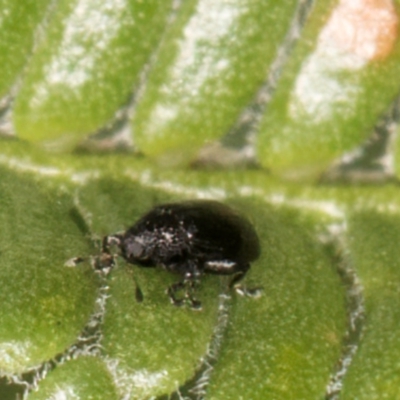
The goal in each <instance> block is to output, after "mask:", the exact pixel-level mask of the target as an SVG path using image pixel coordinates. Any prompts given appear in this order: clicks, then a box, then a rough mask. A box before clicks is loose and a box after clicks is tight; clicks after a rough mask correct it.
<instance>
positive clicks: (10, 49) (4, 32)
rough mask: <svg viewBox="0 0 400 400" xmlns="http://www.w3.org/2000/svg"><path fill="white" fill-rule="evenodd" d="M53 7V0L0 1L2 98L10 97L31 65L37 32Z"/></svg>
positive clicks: (0, 86)
mask: <svg viewBox="0 0 400 400" xmlns="http://www.w3.org/2000/svg"><path fill="white" fill-rule="evenodd" d="M49 3H50V0H26V1H24V2H18V1H13V0H1V1H0V54H1V74H0V98H1V97H3V96H5V95H6V94H7V93H8V91H9V90H10V88H11V86H12V85H13V84H14V83H15V82H16V79H17V77H18V75H19V74H20V73H21V72H22V68H23V66H24V65H25V63H26V62H27V61H28V57H29V54H30V52H31V50H32V47H33V42H34V33H35V28H37V26H38V24H39V22H41V20H42V19H43V18H44V16H45V14H46V8H47V6H48V5H49ZM22 21H23V23H21V22H22Z"/></svg>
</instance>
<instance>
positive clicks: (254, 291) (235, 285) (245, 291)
mask: <svg viewBox="0 0 400 400" xmlns="http://www.w3.org/2000/svg"><path fill="white" fill-rule="evenodd" d="M249 269H250V264H244V265H241V269H240V271H239V272H237V273H236V274H235V275H234V277H233V278H232V280H231V281H230V283H229V288H230V289H234V290H235V291H236V293H238V294H240V295H241V296H247V297H260V296H261V292H262V288H261V287H254V288H248V287H246V286H244V285H241V284H240V283H239V282H240V281H241V280H242V279H243V278H244V277H245V275H246V274H247V271H248V270H249Z"/></svg>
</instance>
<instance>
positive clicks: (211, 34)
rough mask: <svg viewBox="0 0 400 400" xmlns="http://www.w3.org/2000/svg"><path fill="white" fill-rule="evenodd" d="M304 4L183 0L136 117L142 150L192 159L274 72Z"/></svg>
mask: <svg viewBox="0 0 400 400" xmlns="http://www.w3.org/2000/svg"><path fill="white" fill-rule="evenodd" d="M296 5H297V4H296V1H293V0H290V1H286V2H285V3H282V2H277V1H273V0H268V1H254V0H246V1H236V0H235V1H227V2H214V1H209V0H199V1H192V0H191V1H186V2H183V5H182V10H180V12H179V15H178V17H177V20H176V22H175V23H174V26H173V29H171V30H170V32H169V35H168V37H167V38H166V40H165V42H164V44H163V46H162V48H161V49H160V55H159V58H158V60H157V64H156V66H155V68H154V71H153V73H152V74H151V76H150V77H149V82H148V84H147V90H146V93H145V94H144V97H143V99H142V101H141V102H140V104H139V105H138V109H137V113H136V115H135V118H134V121H133V127H134V131H135V139H136V140H137V144H138V146H139V147H140V149H142V150H143V151H145V152H146V154H150V155H155V154H156V155H159V154H161V153H164V152H167V151H171V152H172V154H173V155H172V156H171V158H172V159H174V161H175V162H176V157H179V158H183V159H186V160H187V159H188V157H190V155H191V156H193V153H194V151H195V150H196V148H197V149H198V147H199V146H200V145H202V144H204V143H205V141H207V140H210V139H217V138H219V137H221V136H222V135H223V134H224V133H226V132H227V130H228V129H229V128H230V127H231V125H232V124H233V123H234V122H235V121H236V118H237V114H238V113H239V112H240V111H241V109H242V108H243V107H245V106H246V105H247V103H248V102H249V101H250V100H251V99H252V97H253V96H254V94H255V93H256V91H257V90H258V86H259V84H260V82H263V80H264V79H265V78H266V74H267V70H268V68H269V65H270V64H271V62H272V61H273V60H274V57H276V48H277V45H278V44H280V42H281V41H282V40H283V38H284V35H285V33H286V31H287V29H288V27H289V24H290V21H291V18H292V14H293V13H294V11H295V9H296ZM255 21H258V22H257V23H255ZM179 158H178V159H179Z"/></svg>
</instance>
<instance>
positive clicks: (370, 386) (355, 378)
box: [343, 212, 400, 400]
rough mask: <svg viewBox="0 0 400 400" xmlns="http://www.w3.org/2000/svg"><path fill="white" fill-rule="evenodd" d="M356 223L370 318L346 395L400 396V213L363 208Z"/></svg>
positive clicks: (355, 250) (355, 248) (357, 257)
mask: <svg viewBox="0 0 400 400" xmlns="http://www.w3.org/2000/svg"><path fill="white" fill-rule="evenodd" d="M351 222H352V223H351V225H350V227H351V229H350V231H349V238H350V243H351V249H352V253H351V254H352V260H353V262H354V267H355V268H356V270H357V272H358V274H359V277H360V279H361V284H362V286H363V292H364V297H365V310H366V321H365V327H364V332H363V338H362V345H361V347H360V350H359V352H358V354H357V355H356V357H355V359H354V363H353V364H352V365H351V367H350V369H349V372H348V375H347V376H346V379H345V381H344V389H343V399H355V398H356V399H360V400H361V399H368V400H373V399H395V398H397V397H399V396H400V389H399V379H398V376H399V374H398V373H399V365H398V360H399V356H400V355H399V352H400V339H399V336H398V334H397V332H398V330H399V304H398V303H399V249H398V245H397V243H398V241H399V239H400V229H399V227H400V218H399V215H397V213H396V215H387V214H386V213H378V212H358V213H356V214H355V215H354V216H353V218H352V220H351Z"/></svg>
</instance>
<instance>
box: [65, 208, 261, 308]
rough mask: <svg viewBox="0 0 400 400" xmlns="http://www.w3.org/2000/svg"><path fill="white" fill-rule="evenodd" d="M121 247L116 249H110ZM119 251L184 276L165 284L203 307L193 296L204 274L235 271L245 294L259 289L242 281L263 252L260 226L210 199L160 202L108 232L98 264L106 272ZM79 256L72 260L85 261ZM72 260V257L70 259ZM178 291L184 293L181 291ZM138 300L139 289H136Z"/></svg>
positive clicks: (177, 301) (234, 284)
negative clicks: (118, 229) (244, 285)
mask: <svg viewBox="0 0 400 400" xmlns="http://www.w3.org/2000/svg"><path fill="white" fill-rule="evenodd" d="M114 248H115V249H117V253H114V252H112V249H114ZM118 255H120V256H121V257H122V258H124V259H125V260H126V261H127V262H128V263H130V264H135V265H138V266H140V267H144V268H149V267H161V268H163V269H164V270H166V271H169V272H172V273H175V274H179V275H180V276H181V280H180V281H178V282H177V283H174V284H173V285H171V286H170V287H169V288H168V289H167V293H168V295H169V298H170V300H171V302H172V304H174V305H176V306H180V305H183V304H189V306H190V307H192V308H194V309H201V303H200V301H198V300H197V299H196V298H195V297H194V293H195V290H196V287H197V286H198V285H199V283H200V279H201V276H202V275H203V274H216V275H233V277H232V279H231V281H230V284H229V287H230V288H235V289H236V290H237V291H238V292H239V293H241V294H250V295H255V294H257V289H255V290H253V293H252V291H251V290H246V289H244V288H241V287H240V286H238V282H239V281H240V280H241V279H243V277H244V276H245V275H246V273H247V271H248V270H249V269H250V262H251V261H254V260H256V259H257V258H258V257H259V256H260V245H259V240H258V236H257V233H256V231H255V230H254V227H253V226H252V225H251V223H250V222H249V221H248V220H247V219H245V218H244V217H243V216H241V215H239V214H237V213H236V212H235V211H234V210H232V209H231V208H230V207H228V206H227V205H225V204H222V203H219V202H217V201H212V200H191V201H184V202H178V203H169V204H162V205H159V206H156V207H155V208H153V209H152V210H151V211H149V212H148V213H147V214H145V215H144V216H142V217H141V218H140V219H139V220H138V221H137V222H136V223H135V224H134V225H133V226H132V227H130V228H129V229H128V230H127V231H125V232H123V233H117V234H112V235H108V236H105V237H104V238H103V243H102V252H101V255H100V256H98V257H95V258H94V263H93V265H94V268H95V269H96V270H98V271H102V272H104V273H108V272H109V271H110V270H111V269H112V268H113V267H114V265H115V258H116V256H118ZM83 260H84V259H83V258H75V259H73V261H72V264H73V265H76V264H77V263H78V262H81V261H83ZM69 265H71V262H69ZM178 292H183V296H181V297H178V295H177V294H178ZM137 297H138V300H139V301H140V297H141V293H140V291H139V295H138V294H137Z"/></svg>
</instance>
